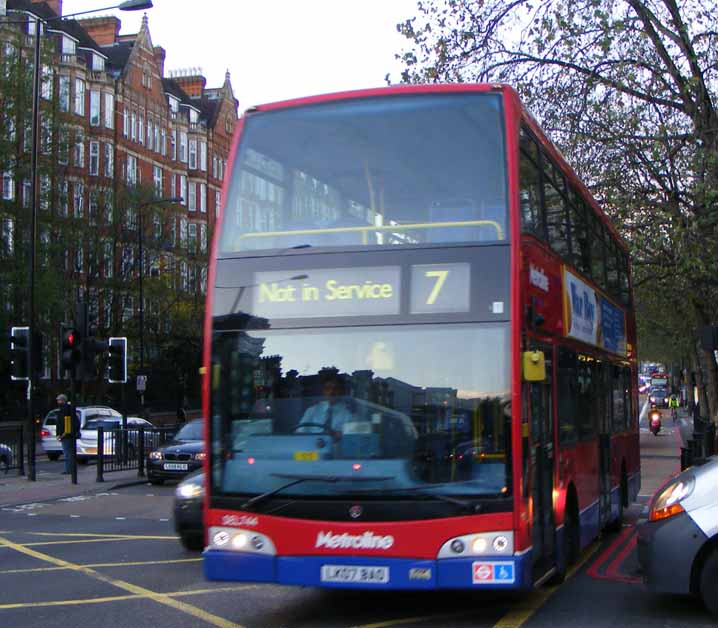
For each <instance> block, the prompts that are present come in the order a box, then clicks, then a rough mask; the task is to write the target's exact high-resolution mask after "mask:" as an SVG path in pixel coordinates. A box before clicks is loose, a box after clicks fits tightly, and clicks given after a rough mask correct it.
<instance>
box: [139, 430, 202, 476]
mask: <svg viewBox="0 0 718 628" xmlns="http://www.w3.org/2000/svg"><path fill="white" fill-rule="evenodd" d="M206 456H207V454H206V453H205V447H204V419H196V420H194V421H191V422H189V423H187V424H186V425H184V426H183V427H182V429H180V431H179V432H177V434H176V435H175V437H174V438H173V439H172V440H171V441H170V442H168V443H166V444H165V445H163V446H162V447H159V448H158V449H155V450H154V451H151V452H150V453H149V455H148V456H147V478H148V479H149V481H150V482H152V484H162V482H164V481H165V480H180V479H182V478H183V477H185V476H186V475H187V474H189V473H192V471H196V470H198V469H201V468H202V463H203V462H204V459H205V457H206Z"/></svg>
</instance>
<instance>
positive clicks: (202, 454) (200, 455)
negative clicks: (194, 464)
mask: <svg viewBox="0 0 718 628" xmlns="http://www.w3.org/2000/svg"><path fill="white" fill-rule="evenodd" d="M205 458H207V453H206V452H204V451H200V452H199V453H198V454H195V455H194V459H195V460H204V459H205Z"/></svg>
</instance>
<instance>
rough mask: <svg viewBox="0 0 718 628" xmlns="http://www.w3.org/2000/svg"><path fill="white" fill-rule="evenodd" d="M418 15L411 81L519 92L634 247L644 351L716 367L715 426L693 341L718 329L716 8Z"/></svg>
mask: <svg viewBox="0 0 718 628" xmlns="http://www.w3.org/2000/svg"><path fill="white" fill-rule="evenodd" d="M419 12H420V14H419V17H416V18H411V19H408V20H406V21H405V22H403V23H402V24H399V25H398V27H397V28H398V30H399V31H400V32H401V33H402V34H403V35H405V36H406V37H407V38H408V40H409V41H410V42H411V47H410V49H409V50H407V51H405V52H403V53H402V54H400V55H397V56H398V57H399V58H401V59H402V60H403V62H404V65H405V69H404V71H403V73H402V80H403V81H405V82H437V81H487V82H506V83H510V84H512V85H514V86H515V87H516V89H517V90H518V91H519V93H520V94H521V96H522V98H523V100H524V102H525V103H527V105H528V107H529V108H530V109H531V110H532V111H533V112H534V114H535V115H536V116H537V117H538V118H539V120H540V121H541V123H542V125H543V127H544V128H545V129H546V130H547V131H548V133H549V134H550V135H551V136H552V139H553V140H554V141H555V142H556V143H557V144H558V146H559V147H560V149H561V150H562V151H563V153H564V154H565V155H566V156H567V158H568V161H569V163H571V164H572V165H573V166H574V168H575V169H576V171H577V172H578V174H579V176H581V177H582V179H583V180H584V181H585V182H587V183H588V185H589V188H590V189H591V191H592V192H593V194H594V195H595V196H596V197H597V198H598V199H599V201H601V202H602V203H603V205H604V208H605V209H606V210H607V212H608V213H609V214H610V215H611V217H612V218H613V219H614V221H616V223H617V224H618V226H619V229H620V230H621V231H622V233H623V235H624V237H625V239H626V241H627V243H628V244H629V246H630V248H631V252H632V257H633V267H634V276H633V280H634V286H635V288H636V300H637V310H638V316H639V329H640V331H641V336H642V339H647V340H646V346H649V347H650V346H653V347H662V348H661V349H660V352H661V353H662V354H663V355H664V356H665V357H670V356H672V355H677V354H682V355H684V356H686V357H687V358H689V359H690V361H691V362H693V363H694V364H698V363H699V362H701V361H702V362H703V363H704V364H705V365H706V374H707V378H708V385H707V386H706V387H705V389H704V390H705V393H706V395H707V398H706V399H705V401H706V402H707V403H706V405H705V406H704V407H706V408H708V409H709V411H710V414H711V416H713V417H715V416H716V413H717V412H718V399H717V397H716V383H717V382H716V372H715V360H714V359H713V356H712V354H710V353H705V352H700V351H699V349H698V348H697V345H696V342H695V340H696V337H697V333H696V332H697V330H698V328H699V327H701V326H702V325H704V324H707V323H709V322H711V321H712V320H715V318H716V317H718V315H717V314H716V312H718V277H717V276H716V274H715V265H716V260H717V259H718V239H717V238H716V235H717V234H718V112H717V111H716V107H715V96H716V94H715V90H716V78H717V77H716V73H717V72H718V63H717V62H718V47H717V46H716V41H717V39H718V31H716V29H715V24H716V23H718V6H717V5H716V4H715V3H714V2H711V1H710V0H686V1H684V2H682V3H681V4H680V6H679V5H678V3H677V2H676V0H610V1H606V0H544V1H542V2H533V1H532V0H487V1H478V0H476V1H472V0H427V1H424V2H421V3H420V5H419ZM666 333H668V334H669V335H670V337H671V338H672V339H673V340H671V341H670V342H666V340H665V338H666ZM655 350H656V349H655V348H654V351H655Z"/></svg>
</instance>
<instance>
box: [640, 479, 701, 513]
mask: <svg viewBox="0 0 718 628" xmlns="http://www.w3.org/2000/svg"><path fill="white" fill-rule="evenodd" d="M695 485H696V481H695V478H693V477H691V476H687V477H684V478H681V479H680V480H674V481H673V482H671V483H670V484H669V485H668V486H666V487H665V488H664V489H663V490H662V491H661V492H660V494H659V495H658V497H656V498H655V499H654V500H653V504H652V505H651V510H650V512H649V514H648V520H649V521H662V520H663V519H668V518H670V517H675V516H676V515H680V514H681V513H682V512H685V510H684V509H683V506H682V505H681V502H682V501H683V500H684V499H685V498H686V497H688V496H689V495H690V494H691V493H692V492H693V487H694V486H695Z"/></svg>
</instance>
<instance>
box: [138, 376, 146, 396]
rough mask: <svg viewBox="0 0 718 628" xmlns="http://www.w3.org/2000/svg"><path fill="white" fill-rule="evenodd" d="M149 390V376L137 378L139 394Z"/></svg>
mask: <svg viewBox="0 0 718 628" xmlns="http://www.w3.org/2000/svg"><path fill="white" fill-rule="evenodd" d="M145 390H147V375H138V376H137V392H145Z"/></svg>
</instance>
